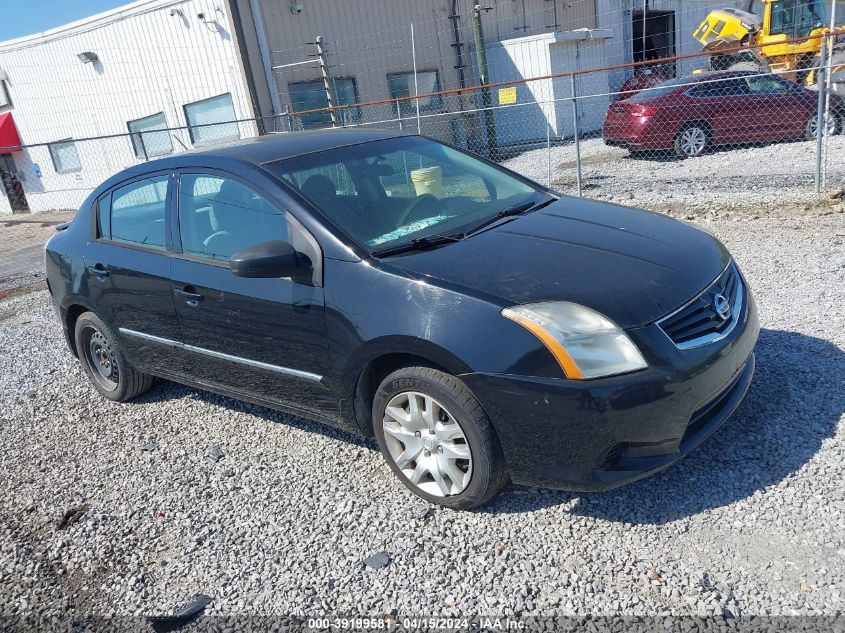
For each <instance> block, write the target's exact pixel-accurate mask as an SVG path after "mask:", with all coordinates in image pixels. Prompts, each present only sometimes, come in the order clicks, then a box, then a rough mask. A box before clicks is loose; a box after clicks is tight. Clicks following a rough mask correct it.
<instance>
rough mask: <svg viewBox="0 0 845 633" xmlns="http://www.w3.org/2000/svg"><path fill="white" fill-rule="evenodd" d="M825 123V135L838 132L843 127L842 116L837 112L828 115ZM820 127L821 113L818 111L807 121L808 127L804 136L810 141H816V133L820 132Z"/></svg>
mask: <svg viewBox="0 0 845 633" xmlns="http://www.w3.org/2000/svg"><path fill="white" fill-rule="evenodd" d="M825 123H826V125H825V131H824V134H825V136H831V135H833V134H838V133H839V131H840V130H841V129H842V120H841V118H840V116H839V115H838V114H837V113H835V112H831V113H830V114H829V115H828V117H827V121H826V122H825ZM818 129H819V115H818V113H815V114H813V116H811V117H810V120H809V121H807V128H806V131H805V133H804V138H806V139H807V140H808V141H814V140H815V139H816V134H818Z"/></svg>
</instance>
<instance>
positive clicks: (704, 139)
mask: <svg viewBox="0 0 845 633" xmlns="http://www.w3.org/2000/svg"><path fill="white" fill-rule="evenodd" d="M708 147H710V130H709V128H707V126H705V125H703V124H701V123H687V124H686V125H685V126H684V127H682V128H681V131H680V132H678V133H677V134H676V135H675V140H674V143H673V149H674V151H675V156H677V157H678V158H695V157H696V156H701V155H702V154H703V153H704V152H705V151H706V150H707V148H708Z"/></svg>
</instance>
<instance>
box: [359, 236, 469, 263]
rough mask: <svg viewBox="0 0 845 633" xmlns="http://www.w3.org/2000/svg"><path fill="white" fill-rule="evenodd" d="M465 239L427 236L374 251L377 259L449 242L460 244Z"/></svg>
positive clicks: (461, 237) (462, 237) (460, 237)
mask: <svg viewBox="0 0 845 633" xmlns="http://www.w3.org/2000/svg"><path fill="white" fill-rule="evenodd" d="M462 239H464V234H463V233H461V234H459V235H426V236H425V237H417V238H414V239H412V240H411V241H410V242H406V243H405V244H399V245H398V246H391V247H390V248H383V249H381V250H378V251H373V255H374V256H375V257H387V256H389V255H398V254H399V253H406V252H408V251H421V250H425V249H426V248H431V247H433V246H440V245H441V244H446V243H448V242H460V241H461V240H462Z"/></svg>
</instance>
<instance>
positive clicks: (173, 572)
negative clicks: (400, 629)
mask: <svg viewBox="0 0 845 633" xmlns="http://www.w3.org/2000/svg"><path fill="white" fill-rule="evenodd" d="M705 226H706V227H707V228H709V229H710V230H712V231H714V232H715V233H716V234H717V235H719V236H720V237H721V238H722V239H723V240H724V241H725V242H726V243H727V244H728V246H729V247H730V248H731V249H732V250H733V252H734V254H735V256H736V258H737V260H738V262H739V263H740V265H741V267H742V268H743V269H744V271H745V273H746V275H747V277H748V279H749V282H750V284H751V286H752V287H753V290H754V293H755V295H756V297H757V300H758V301H759V304H760V314H761V319H762V325H763V328H764V329H763V331H762V334H761V337H760V342H759V346H758V373H757V376H756V377H755V381H754V383H753V385H752V387H751V390H750V392H749V394H748V397H747V398H746V400H745V401H744V403H743V405H742V406H741V407H740V409H739V410H738V411H737V413H736V415H735V416H734V417H733V418H732V419H731V420H730V422H729V423H728V424H726V425H725V427H723V429H721V430H720V431H719V432H718V433H717V435H715V436H714V437H713V438H711V440H710V441H708V442H707V443H706V444H705V445H704V446H703V447H701V448H700V449H699V450H698V451H696V452H695V453H694V454H693V455H691V456H690V457H689V458H688V459H686V460H685V461H684V462H682V463H681V464H679V465H676V466H675V467H673V468H671V469H670V470H668V471H667V472H665V473H663V474H660V475H658V476H655V477H652V478H650V479H648V480H645V481H642V482H640V483H637V484H634V485H631V486H628V487H625V488H622V489H619V490H616V491H612V492H608V493H601V494H573V493H566V492H558V491H546V490H536V489H531V488H515V487H511V488H509V489H507V490H506V491H505V492H504V493H503V494H501V495H500V496H499V497H497V498H496V499H495V500H494V501H493V502H492V503H491V504H490V505H488V506H487V507H485V508H483V509H481V510H479V511H475V512H452V511H447V510H443V509H439V508H435V507H429V506H427V505H426V504H425V503H423V502H421V501H419V500H418V499H416V498H415V497H413V496H412V495H411V494H410V493H409V492H407V491H406V490H405V488H404V487H403V486H401V485H400V484H399V483H398V482H397V481H395V480H394V479H393V477H392V475H391V473H390V470H389V468H388V467H387V465H386V464H385V463H384V461H383V460H382V458H381V456H380V455H379V453H378V452H377V450H376V448H375V443H374V442H369V441H363V440H359V439H356V438H353V437H350V436H347V435H345V434H343V433H341V432H337V431H334V430H331V429H328V428H325V427H322V426H320V425H317V424H315V423H311V422H307V421H303V420H300V419H295V418H291V417H289V416H286V415H283V414H280V413H276V412H273V411H269V410H266V409H262V408H260V407H255V406H252V405H248V404H244V403H240V402H236V401H232V400H229V399H226V398H222V397H219V396H215V395H210V394H207V393H203V392H200V391H196V390H193V389H188V388H185V387H181V386H178V385H174V384H170V383H164V382H160V383H158V384H157V385H156V386H155V387H154V389H153V390H152V391H151V392H150V393H148V394H147V395H145V396H144V397H142V398H140V399H139V400H138V401H137V402H135V403H131V404H114V403H110V402H108V401H106V400H104V399H102V398H99V397H97V396H96V394H95V392H94V390H93V389H92V388H91V387H89V386H88V383H87V381H86V379H85V378H84V375H83V372H82V370H81V368H80V367H79V366H78V364H77V362H76V361H75V359H74V358H72V356H71V355H70V353H69V352H68V350H67V349H66V348H65V345H64V342H63V340H62V335H61V330H60V327H59V325H58V324H57V322H56V318H55V316H54V313H53V311H52V308H51V307H50V306H49V301H48V297H47V294H46V291H43V290H39V291H36V292H27V293H22V294H18V295H17V296H11V297H8V298H6V299H4V300H2V301H0V349H2V350H3V361H2V367H3V369H2V371H0V412H2V413H0V446H2V449H3V459H2V460H0V622H5V623H7V624H11V625H12V628H14V622H15V620H14V618H16V617H19V616H27V615H28V616H33V615H52V616H58V615H60V614H63V615H64V617H67V616H68V615H73V616H80V615H85V614H126V615H131V614H139V615H140V614H151V613H162V612H166V611H168V610H171V609H173V608H175V607H176V606H178V605H180V604H182V603H183V602H185V601H186V600H187V599H188V598H189V597H190V596H191V595H193V594H195V593H197V592H202V593H205V594H207V595H209V596H211V597H212V598H213V602H212V603H211V604H210V605H209V606H208V607H207V609H206V613H209V614H292V615H297V614H299V615H306V616H312V615H320V614H334V613H346V614H351V613H363V614H370V615H378V616H380V615H382V614H388V613H394V614H396V613H398V614H400V615H419V614H449V613H462V614H477V613H493V614H500V615H508V614H518V615H523V616H525V615H538V614H543V615H550V614H559V615H586V614H623V615H642V614H661V613H671V614H699V615H709V614H714V613H715V614H721V615H729V614H733V615H751V614H774V615H778V614H785V615H796V614H837V613H840V614H841V613H842V612H843V606H845V597H843V593H845V571H843V570H845V485H843V475H842V464H843V462H845V424H843V411H845V389H843V387H845V384H843V382H845V317H843V312H842V306H843V305H844V304H845V283H843V277H845V223H843V216H841V215H833V216H827V217H817V218H814V219H813V220H812V221H811V222H807V221H806V220H802V219H795V220H791V219H785V220H784V219H771V218H762V219H759V220H749V219H746V220H743V221H730V220H720V221H716V222H707V223H705ZM22 343H23V344H22ZM215 447H216V448H218V449H219V452H222V457H220V458H219V460H217V461H213V460H211V459H209V458H208V454H209V451H210V450H211V451H213V450H214V448H215ZM63 519H64V521H63ZM63 523H64V525H63ZM379 552H386V553H387V554H388V556H389V562H388V564H387V565H385V566H384V567H382V568H380V569H372V568H369V567H367V566H365V565H364V563H363V561H364V559H365V558H367V557H369V556H371V555H373V554H377V553H379ZM0 628H2V626H0Z"/></svg>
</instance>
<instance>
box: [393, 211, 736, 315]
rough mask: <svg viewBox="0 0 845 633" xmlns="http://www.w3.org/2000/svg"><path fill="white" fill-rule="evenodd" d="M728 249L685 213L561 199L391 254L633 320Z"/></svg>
mask: <svg viewBox="0 0 845 633" xmlns="http://www.w3.org/2000/svg"><path fill="white" fill-rule="evenodd" d="M729 258H730V255H729V253H728V252H727V250H726V249H725V247H724V246H722V244H721V243H720V242H719V241H718V240H717V239H716V238H715V237H713V236H711V235H710V234H709V233H706V232H704V231H702V230H700V229H697V228H695V227H693V226H690V225H688V224H685V223H683V222H679V221H677V220H673V219H671V218H669V217H666V216H663V215H660V214H657V213H652V212H650V211H641V210H637V209H630V208H628V207H623V206H619V205H614V204H608V203H601V202H593V201H589V200H581V199H578V198H561V199H560V200H557V201H555V202H553V203H552V204H550V205H549V206H547V207H544V208H542V209H541V210H538V211H535V212H533V213H529V214H527V215H524V216H520V217H517V218H516V219H515V220H513V221H511V222H507V223H505V224H502V225H499V226H496V227H494V228H492V229H490V230H487V231H484V232H483V233H479V234H478V235H474V236H471V237H469V238H466V239H465V240H463V241H460V242H454V243H450V244H447V245H445V246H443V247H441V248H437V249H432V250H426V251H413V252H410V253H408V254H406V255H402V256H396V257H392V258H390V259H389V260H387V261H389V262H390V264H392V265H394V266H397V267H399V268H400V269H402V270H404V271H405V272H407V273H410V274H413V275H423V276H426V277H429V278H433V279H437V280H441V281H443V282H446V283H447V284H452V285H456V286H460V287H462V288H463V289H465V290H467V291H469V292H472V291H473V290H474V291H476V292H478V293H484V294H485V295H487V296H490V297H495V298H498V299H499V300H501V302H502V303H504V304H520V303H531V302H535V301H555V300H556V301H572V302H574V303H579V304H581V305H584V306H587V307H590V308H592V309H594V310H598V311H599V312H601V313H602V314H604V315H606V316H607V317H609V318H610V319H612V320H613V321H615V322H616V323H617V324H618V325H619V326H620V327H623V328H632V327H637V326H642V325H646V324H648V323H652V322H654V321H656V320H658V319H660V318H661V317H663V316H665V315H666V314H668V313H670V312H672V311H673V310H675V309H676V308H678V307H680V306H681V305H683V304H684V303H686V302H687V301H689V300H690V299H692V298H693V297H694V296H695V295H696V294H697V293H699V292H700V291H701V290H702V289H704V288H705V287H706V286H707V285H708V284H710V283H711V282H712V281H713V280H714V279H715V278H716V277H717V276H718V275H719V273H720V272H721V271H722V270H723V269H724V268H725V266H726V265H727V263H728V261H729Z"/></svg>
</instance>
